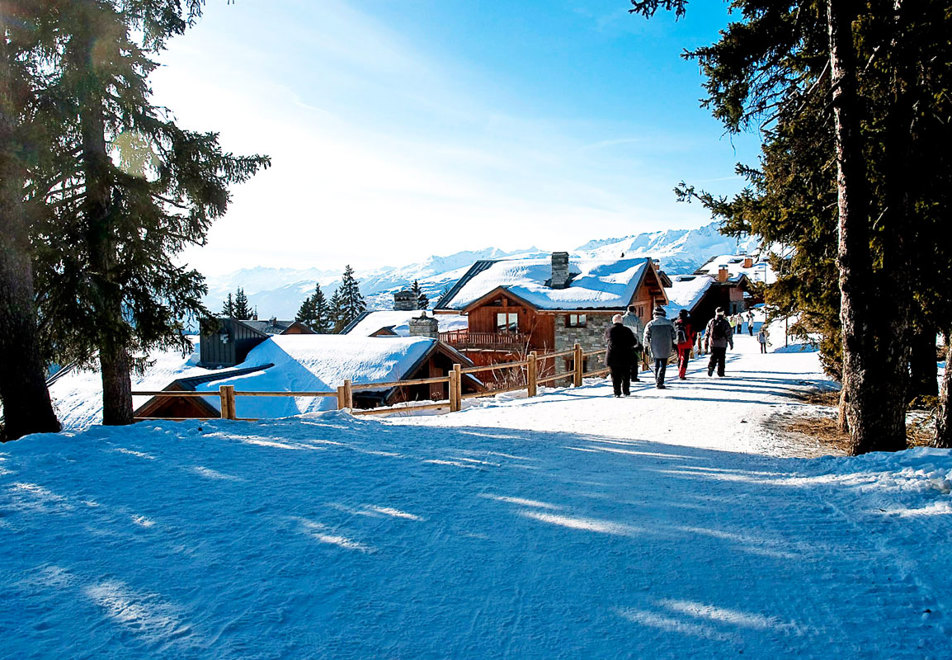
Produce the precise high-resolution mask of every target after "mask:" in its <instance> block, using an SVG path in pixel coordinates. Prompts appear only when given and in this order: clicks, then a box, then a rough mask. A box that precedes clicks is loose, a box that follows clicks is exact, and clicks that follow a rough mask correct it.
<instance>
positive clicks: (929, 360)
mask: <svg viewBox="0 0 952 660" xmlns="http://www.w3.org/2000/svg"><path fill="white" fill-rule="evenodd" d="M935 363H936V342H935V332H932V331H930V330H924V331H923V330H920V331H918V332H916V333H914V335H913V337H912V355H911V359H910V361H909V366H910V372H911V375H910V382H909V398H913V397H919V396H937V395H938V394H939V384H938V383H937V382H936V372H935Z"/></svg>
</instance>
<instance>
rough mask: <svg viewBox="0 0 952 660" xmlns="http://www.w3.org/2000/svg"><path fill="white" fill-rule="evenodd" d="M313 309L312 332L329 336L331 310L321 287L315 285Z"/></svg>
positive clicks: (312, 298) (312, 300) (312, 299)
mask: <svg viewBox="0 0 952 660" xmlns="http://www.w3.org/2000/svg"><path fill="white" fill-rule="evenodd" d="M311 307H312V309H313V314H314V321H313V323H312V324H311V330H313V331H314V332H318V333H320V334H327V333H328V332H330V331H331V320H330V309H329V307H328V304H327V298H325V297H324V292H323V291H321V285H320V284H315V285H314V295H312V296H311Z"/></svg>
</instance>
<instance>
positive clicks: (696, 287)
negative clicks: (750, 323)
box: [666, 270, 754, 329]
mask: <svg viewBox="0 0 952 660" xmlns="http://www.w3.org/2000/svg"><path fill="white" fill-rule="evenodd" d="M749 288H750V280H749V279H748V277H747V275H746V274H745V273H740V274H737V275H734V276H730V275H728V274H726V273H725V272H724V271H723V270H722V271H721V277H715V276H712V275H707V274H701V275H698V274H694V275H675V276H674V277H673V278H672V284H671V286H670V287H669V288H668V298H669V299H670V303H669V304H668V306H667V308H666V309H667V312H668V316H669V317H670V318H674V317H675V316H677V314H678V312H679V311H680V310H682V309H686V310H688V313H689V314H690V315H691V322H692V324H693V326H694V328H695V329H703V328H704V326H705V325H707V322H708V321H710V320H711V319H712V318H714V311H715V310H716V309H717V308H718V307H722V308H724V310H725V311H726V312H727V313H728V314H736V313H738V312H743V311H746V309H747V307H748V303H752V302H753V300H754V299H752V298H749V297H748V295H749V294H748V289H749Z"/></svg>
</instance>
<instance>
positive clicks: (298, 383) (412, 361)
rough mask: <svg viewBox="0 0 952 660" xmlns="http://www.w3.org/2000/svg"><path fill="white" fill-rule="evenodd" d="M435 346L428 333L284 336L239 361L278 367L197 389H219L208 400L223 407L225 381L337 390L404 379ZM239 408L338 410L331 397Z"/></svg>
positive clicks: (276, 388)
mask: <svg viewBox="0 0 952 660" xmlns="http://www.w3.org/2000/svg"><path fill="white" fill-rule="evenodd" d="M435 344H436V340H435V339H429V338H426V337H413V338H403V337H358V336H348V335H321V334H315V335H281V336H277V337H271V338H270V339H268V340H266V341H264V342H262V343H261V344H259V345H258V346H256V347H255V348H253V349H252V350H251V352H250V353H248V357H247V358H246V359H245V361H244V362H242V363H241V364H240V365H238V367H239V368H247V367H254V366H263V365H266V364H273V365H274V366H273V367H270V368H268V369H265V370H264V371H257V372H254V373H249V374H245V375H240V376H235V377H232V378H224V379H221V380H215V381H214V382H210V383H204V384H201V385H199V386H198V387H196V388H195V389H196V391H199V392H202V391H208V392H215V396H212V397H209V398H208V399H206V401H207V402H208V403H210V404H212V405H213V406H215V408H216V409H217V408H218V405H219V400H218V396H217V393H218V388H219V387H220V386H222V385H234V386H235V389H236V390H238V391H247V392H292V391H293V392H334V391H336V390H337V386H338V385H341V384H342V383H343V382H344V380H345V379H347V378H349V379H350V380H351V382H352V383H354V384H358V383H374V382H379V383H385V382H390V381H395V380H400V379H401V378H404V377H405V376H406V375H407V374H408V373H409V372H410V371H411V370H412V369H413V368H414V367H415V366H416V365H417V364H418V363H419V362H420V361H421V360H423V359H424V358H425V357H426V355H427V354H428V353H429V352H430V350H431V349H432V348H433V347H434V345H435ZM203 398H204V397H203ZM237 407H238V416H239V417H257V418H276V417H288V416H291V415H297V414H300V413H303V412H313V411H317V410H333V409H335V408H336V407H337V401H336V399H334V398H330V397H326V398H318V397H309V398H303V397H302V398H292V397H244V398H241V397H240V398H239V399H238V402H237Z"/></svg>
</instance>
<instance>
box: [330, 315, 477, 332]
mask: <svg viewBox="0 0 952 660" xmlns="http://www.w3.org/2000/svg"><path fill="white" fill-rule="evenodd" d="M422 313H423V310H419V309H414V310H410V311H393V310H386V311H378V312H366V313H365V314H362V315H361V316H360V317H358V318H357V320H356V321H355V322H354V323H353V324H352V325H351V326H350V327H349V328H348V329H347V330H346V332H345V334H347V335H349V336H352V337H370V336H372V335H373V334H374V333H376V332H379V331H380V330H383V329H384V328H389V329H390V331H391V332H393V333H394V334H396V335H397V336H400V337H409V336H410V319H412V318H418V317H419V316H420V314H422ZM430 316H434V315H432V314H430ZM435 318H436V320H437V321H438V322H439V324H440V332H447V331H449V330H459V329H465V328H466V327H467V323H468V320H467V318H466V317H465V316H460V315H459V314H436V315H435Z"/></svg>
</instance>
